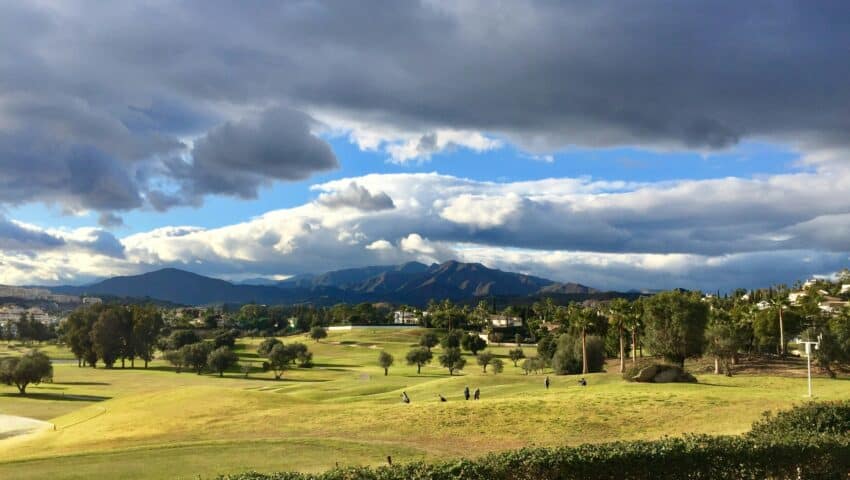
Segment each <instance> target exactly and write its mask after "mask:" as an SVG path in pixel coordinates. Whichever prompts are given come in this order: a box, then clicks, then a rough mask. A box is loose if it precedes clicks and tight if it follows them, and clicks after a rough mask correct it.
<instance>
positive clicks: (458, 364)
mask: <svg viewBox="0 0 850 480" xmlns="http://www.w3.org/2000/svg"><path fill="white" fill-rule="evenodd" d="M440 365H442V366H443V367H445V368H448V369H449V375H454V373H455V371H456V370H463V367H465V366H466V359H465V358H463V355H462V354H461V353H460V349H459V348H454V347H450V348H447V349H445V350H444V351H443V353H442V355H440Z"/></svg>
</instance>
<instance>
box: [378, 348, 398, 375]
mask: <svg viewBox="0 0 850 480" xmlns="http://www.w3.org/2000/svg"><path fill="white" fill-rule="evenodd" d="M394 361H395V359H394V358H393V356H392V355H390V354H389V353H387V352H381V353H379V354H378V366H380V367H381V368H383V369H384V376H387V375H389V373H390V367H391V366H392V365H393V362H394Z"/></svg>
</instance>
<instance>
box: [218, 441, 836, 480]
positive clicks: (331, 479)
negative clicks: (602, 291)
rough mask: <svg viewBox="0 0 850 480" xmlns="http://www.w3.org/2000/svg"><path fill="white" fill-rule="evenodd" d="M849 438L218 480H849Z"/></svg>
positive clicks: (616, 445)
mask: <svg viewBox="0 0 850 480" xmlns="http://www.w3.org/2000/svg"><path fill="white" fill-rule="evenodd" d="M848 472H850V439H848V438H847V437H845V436H824V437H820V438H814V437H809V438H777V439H774V440H771V441H757V440H754V439H751V438H746V437H732V436H721V437H712V436H707V435H702V436H689V437H685V438H664V439H661V440H654V441H633V442H613V443H602V444H587V445H581V446H578V447H560V448H524V449H521V450H515V451H508V452H502V453H494V454H490V455H486V456H484V457H481V458H477V459H474V460H467V459H461V460H453V461H446V462H439V463H433V464H427V463H422V462H415V463H410V464H405V465H394V466H392V467H378V468H370V467H349V468H341V469H334V470H330V471H328V472H325V473H321V474H302V473H273V474H261V473H256V472H252V473H244V474H239V475H227V476H222V477H219V479H221V480H403V479H404V480H407V479H423V480H424V479H429V480H438V479H454V478H463V479H465V480H485V479H487V480H489V479H496V480H508V479H523V480H532V479H533V480H573V479H575V480H578V479H587V480H602V479H605V480H613V479H628V480H650V479H652V480H667V479H670V480H673V479H719V480H733V479H735V480H737V479H751V480H755V479H764V478H772V479H789V480H790V479H826V478H834V479H839V478H847V473H848Z"/></svg>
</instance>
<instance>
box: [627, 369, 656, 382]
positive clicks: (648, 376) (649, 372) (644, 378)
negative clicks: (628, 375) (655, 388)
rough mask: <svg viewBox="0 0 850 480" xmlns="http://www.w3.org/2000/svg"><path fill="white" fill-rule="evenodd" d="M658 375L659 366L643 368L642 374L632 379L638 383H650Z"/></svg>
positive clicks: (639, 373)
mask: <svg viewBox="0 0 850 480" xmlns="http://www.w3.org/2000/svg"><path fill="white" fill-rule="evenodd" d="M657 374H658V365H650V366H648V367H645V368H641V369H640V372H638V374H637V375H635V376H634V377H632V379H633V380H634V381H636V382H642V383H649V382H651V381H652V379H653V378H655V375H657Z"/></svg>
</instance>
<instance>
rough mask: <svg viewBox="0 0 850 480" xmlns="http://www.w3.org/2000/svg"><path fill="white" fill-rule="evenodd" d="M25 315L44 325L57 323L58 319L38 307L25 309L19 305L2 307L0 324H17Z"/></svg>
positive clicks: (0, 308) (0, 309)
mask: <svg viewBox="0 0 850 480" xmlns="http://www.w3.org/2000/svg"><path fill="white" fill-rule="evenodd" d="M23 315H26V316H27V318H32V319H33V320H35V321H36V322H39V323H43V324H44V325H50V324H51V323H55V322H56V321H57V319H56V317H54V316H52V315H50V314H49V313H47V312H45V311H44V310H42V309H40V308H38V307H30V308H23V307H20V306H18V305H3V306H2V307H0V323H3V324H6V323H15V322H17V321H18V320H19V319H20V318H21V316H23Z"/></svg>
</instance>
